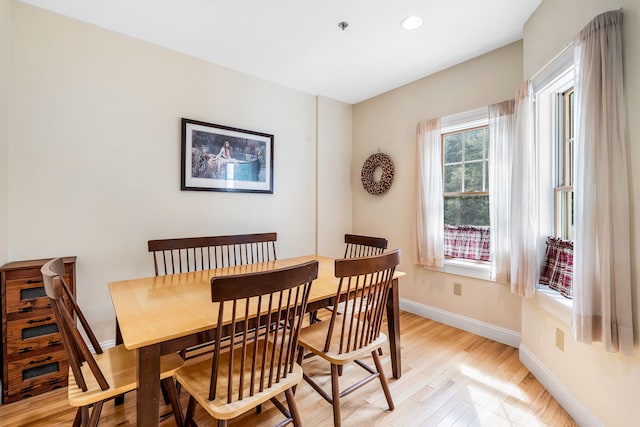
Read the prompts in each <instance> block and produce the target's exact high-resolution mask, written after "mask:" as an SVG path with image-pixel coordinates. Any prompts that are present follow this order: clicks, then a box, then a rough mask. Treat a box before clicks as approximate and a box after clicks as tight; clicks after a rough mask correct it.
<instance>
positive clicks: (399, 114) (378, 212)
mask: <svg viewBox="0 0 640 427" xmlns="http://www.w3.org/2000/svg"><path fill="white" fill-rule="evenodd" d="M521 83H522V44H521V43H520V42H516V43H512V44H510V45H508V46H505V47H503V48H501V49H498V50H495V51H493V52H489V53H487V54H485V55H482V56H480V57H478V58H475V59H472V60H470V61H467V62H464V63H462V64H460V65H457V66H454V67H451V68H449V69H447V70H444V71H442V72H440V73H437V74H434V75H432V76H429V77H426V78H424V79H421V80H418V81H416V82H413V83H410V84H408V85H406V86H403V87H401V88H398V89H395V90H393V91H391V92H388V93H386V94H383V95H380V96H377V97H375V98H372V99H370V100H368V101H365V102H362V103H360V104H357V105H355V106H354V107H353V135H354V136H353V162H352V173H351V185H352V187H353V193H354V194H353V224H354V231H355V232H358V233H362V234H370V235H377V236H384V237H387V238H388V239H389V247H390V248H400V249H401V251H402V262H401V265H400V268H399V269H400V270H402V271H404V272H406V273H407V276H406V277H405V278H403V279H402V280H401V287H400V296H401V298H405V299H408V300H411V301H412V302H414V303H417V304H418V305H419V306H421V307H423V308H429V309H431V308H433V309H435V310H437V311H440V312H441V311H444V312H448V313H451V314H455V315H459V316H464V317H466V318H471V319H474V320H475V321H479V322H483V323H486V324H489V325H491V326H493V327H496V328H502V329H505V330H507V331H512V332H515V333H519V332H520V317H521V312H520V298H518V297H514V296H512V295H511V293H510V292H509V288H508V287H507V286H504V285H498V284H495V283H492V282H486V281H482V280H476V279H470V278H466V277H461V276H453V275H448V274H443V273H439V272H433V271H429V270H424V269H421V268H418V267H416V266H415V265H414V262H413V260H414V258H413V257H414V255H413V249H414V240H413V238H414V198H415V143H416V126H417V124H418V122H420V121H422V120H426V119H430V118H433V117H441V116H445V115H448V114H453V113H459V112H463V111H467V110H470V109H473V108H477V107H481V106H484V105H488V104H492V103H495V102H499V101H502V100H506V99H510V98H513V97H514V95H515V91H516V89H517V88H518V87H519V86H520V84H521ZM378 148H380V149H381V150H382V151H383V152H385V153H387V154H388V155H389V156H390V157H391V158H392V160H393V162H394V165H395V176H394V181H393V184H392V185H391V188H390V189H389V191H388V192H387V193H385V194H383V195H381V196H372V195H370V194H369V193H367V192H366V191H365V190H364V189H363V188H362V184H361V183H360V171H361V168H362V164H363V162H364V161H365V159H366V158H367V157H368V156H369V155H371V154H372V153H375V152H376V151H377V150H378ZM454 281H456V282H459V283H461V284H462V296H454V294H453V282H454Z"/></svg>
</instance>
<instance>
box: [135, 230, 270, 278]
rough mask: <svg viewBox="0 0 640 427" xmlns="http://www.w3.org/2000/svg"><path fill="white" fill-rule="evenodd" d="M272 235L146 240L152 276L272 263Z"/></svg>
mask: <svg viewBox="0 0 640 427" xmlns="http://www.w3.org/2000/svg"><path fill="white" fill-rule="evenodd" d="M277 238H278V235H277V234H276V233H259V234H236V235H231V236H210V237H188V238H181V239H162V240H149V242H148V246H149V252H152V253H153V265H154V268H155V274H156V276H160V275H165V274H174V273H183V272H189V271H199V270H210V269H213V268H219V267H230V266H236V265H244V264H253V263H257V262H263V261H273V260H275V259H277V258H276V245H275V242H276V240H277Z"/></svg>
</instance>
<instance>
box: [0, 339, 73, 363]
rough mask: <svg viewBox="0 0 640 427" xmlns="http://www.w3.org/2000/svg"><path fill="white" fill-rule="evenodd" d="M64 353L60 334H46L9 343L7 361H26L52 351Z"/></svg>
mask: <svg viewBox="0 0 640 427" xmlns="http://www.w3.org/2000/svg"><path fill="white" fill-rule="evenodd" d="M60 350H62V351H64V347H63V345H62V337H61V336H60V334H59V333H55V334H45V335H42V336H39V337H34V338H29V339H27V340H16V341H8V342H7V359H9V360H13V359H18V358H19V359H24V358H25V357H31V355H35V354H46V353H50V352H52V351H60Z"/></svg>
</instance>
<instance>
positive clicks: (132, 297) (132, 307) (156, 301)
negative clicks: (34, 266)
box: [109, 255, 404, 427]
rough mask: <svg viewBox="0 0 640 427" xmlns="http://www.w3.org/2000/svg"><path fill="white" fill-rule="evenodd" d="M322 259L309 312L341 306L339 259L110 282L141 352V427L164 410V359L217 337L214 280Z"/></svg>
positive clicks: (396, 347)
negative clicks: (338, 297) (338, 303)
mask: <svg viewBox="0 0 640 427" xmlns="http://www.w3.org/2000/svg"><path fill="white" fill-rule="evenodd" d="M310 260H317V261H318V277H317V279H316V280H314V281H313V284H312V285H311V290H310V293H309V299H308V303H307V311H308V312H313V311H316V310H319V309H321V308H324V307H328V306H332V305H334V304H335V303H336V301H335V300H336V293H337V290H338V284H339V279H338V278H336V277H335V275H334V262H335V259H334V258H329V257H324V256H319V255H308V256H300V257H293V258H286V259H278V260H275V261H268V262H261V263H255V264H245V265H239V266H232V267H224V268H216V269H212V270H200V271H193V272H188V273H179V274H170V275H165V276H154V277H145V278H137V279H129V280H121V281H116V282H111V283H109V293H110V295H111V300H112V302H113V307H114V309H115V314H116V318H117V322H118V325H119V333H120V336H119V337H118V339H121V340H122V344H123V345H124V346H125V348H127V349H128V350H132V351H136V353H137V357H136V359H137V373H138V392H137V396H138V397H137V403H136V405H137V425H138V426H145V427H146V426H157V425H158V423H159V411H160V405H159V403H160V356H161V355H163V354H169V353H171V352H177V351H180V350H182V349H185V348H188V347H192V346H194V345H198V344H201V343H205V342H209V341H213V340H214V337H215V330H216V327H217V326H218V325H216V310H215V308H214V306H213V304H214V303H212V302H211V278H212V277H214V276H227V275H235V274H246V273H256V272H263V271H269V270H274V269H278V268H283V267H289V266H293V265H297V264H301V263H303V262H306V261H310ZM402 276H404V273H402V272H399V271H396V272H395V274H394V279H393V284H392V287H391V290H390V295H389V298H388V300H387V316H386V317H387V331H388V337H389V350H390V358H391V366H392V375H393V377H394V378H400V376H401V360H400V359H401V358H400V323H399V320H400V311H399V297H398V278H399V277H402Z"/></svg>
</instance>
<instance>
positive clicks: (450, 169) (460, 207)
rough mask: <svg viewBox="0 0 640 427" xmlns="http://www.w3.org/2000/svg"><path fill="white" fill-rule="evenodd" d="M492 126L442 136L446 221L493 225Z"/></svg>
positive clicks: (458, 223) (446, 222)
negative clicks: (489, 178)
mask: <svg viewBox="0 0 640 427" xmlns="http://www.w3.org/2000/svg"><path fill="white" fill-rule="evenodd" d="M488 141H489V128H488V126H483V127H480V128H476V129H469V130H465V131H460V132H452V133H448V134H444V135H442V152H443V157H444V163H443V171H444V179H443V183H444V223H445V224H447V225H485V226H488V225H489V180H488V173H489V147H488Z"/></svg>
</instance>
